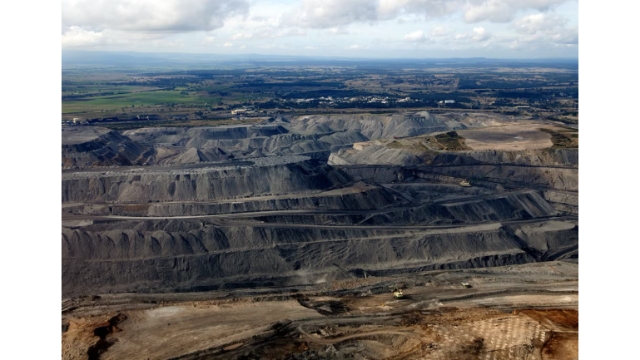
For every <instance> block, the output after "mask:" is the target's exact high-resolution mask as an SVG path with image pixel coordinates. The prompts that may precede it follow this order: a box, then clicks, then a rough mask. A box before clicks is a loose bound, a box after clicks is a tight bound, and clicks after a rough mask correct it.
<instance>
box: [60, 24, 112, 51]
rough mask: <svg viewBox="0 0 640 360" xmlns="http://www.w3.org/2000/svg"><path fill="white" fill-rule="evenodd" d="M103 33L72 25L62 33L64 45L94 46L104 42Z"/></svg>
mask: <svg viewBox="0 0 640 360" xmlns="http://www.w3.org/2000/svg"><path fill="white" fill-rule="evenodd" d="M102 41H103V36H102V33H99V32H95V31H88V30H85V29H83V28H81V27H78V26H71V27H69V29H68V30H67V31H66V32H65V33H64V34H62V46H67V47H82V46H93V45H98V44H100V43H102Z"/></svg>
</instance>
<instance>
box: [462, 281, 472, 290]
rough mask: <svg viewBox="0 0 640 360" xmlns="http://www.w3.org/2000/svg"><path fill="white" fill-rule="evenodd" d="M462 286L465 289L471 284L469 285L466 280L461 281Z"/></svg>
mask: <svg viewBox="0 0 640 360" xmlns="http://www.w3.org/2000/svg"><path fill="white" fill-rule="evenodd" d="M462 287H464V288H467V289H470V288H471V287H472V286H471V284H469V283H468V282H463V283H462Z"/></svg>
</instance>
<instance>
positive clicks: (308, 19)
mask: <svg viewBox="0 0 640 360" xmlns="http://www.w3.org/2000/svg"><path fill="white" fill-rule="evenodd" d="M290 17H291V18H292V19H293V21H294V23H295V24H296V25H297V26H300V27H308V28H315V29H326V28H333V27H339V26H344V25H349V24H351V23H354V22H363V21H364V22H367V21H375V20H377V18H378V14H377V3H376V1H371V0H302V1H301V3H300V5H299V6H298V8H297V9H295V10H294V11H293V13H291V14H290Z"/></svg>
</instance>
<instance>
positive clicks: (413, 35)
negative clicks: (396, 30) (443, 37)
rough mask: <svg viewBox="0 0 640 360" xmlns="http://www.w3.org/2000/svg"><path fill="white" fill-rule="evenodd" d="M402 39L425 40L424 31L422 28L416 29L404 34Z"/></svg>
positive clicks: (411, 40)
mask: <svg viewBox="0 0 640 360" xmlns="http://www.w3.org/2000/svg"><path fill="white" fill-rule="evenodd" d="M404 39H405V40H407V41H410V42H422V41H425V40H426V39H427V37H426V36H424V32H423V31H422V30H418V31H414V32H412V33H409V34H406V35H405V36H404Z"/></svg>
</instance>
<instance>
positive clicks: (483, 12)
mask: <svg viewBox="0 0 640 360" xmlns="http://www.w3.org/2000/svg"><path fill="white" fill-rule="evenodd" d="M568 1H572V0H302V1H301V3H300V4H299V5H298V7H297V8H296V9H295V10H294V11H293V12H292V13H290V14H289V16H288V17H289V18H291V19H292V21H293V23H294V24H295V25H297V26H301V27H309V28H330V27H336V26H347V25H350V24H353V23H363V22H365V23H366V22H369V23H374V22H378V21H385V20H392V19H399V20H402V21H403V22H404V21H406V19H404V16H420V17H422V18H424V19H436V18H444V17H447V16H453V15H454V14H457V13H460V14H462V16H463V18H464V20H465V21H466V22H467V23H477V22H481V21H489V22H496V23H506V22H509V21H511V20H513V18H514V17H515V16H516V15H517V14H518V13H519V12H521V11H525V10H536V11H547V10H549V9H550V8H552V7H554V6H557V5H560V4H562V3H565V2H568Z"/></svg>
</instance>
